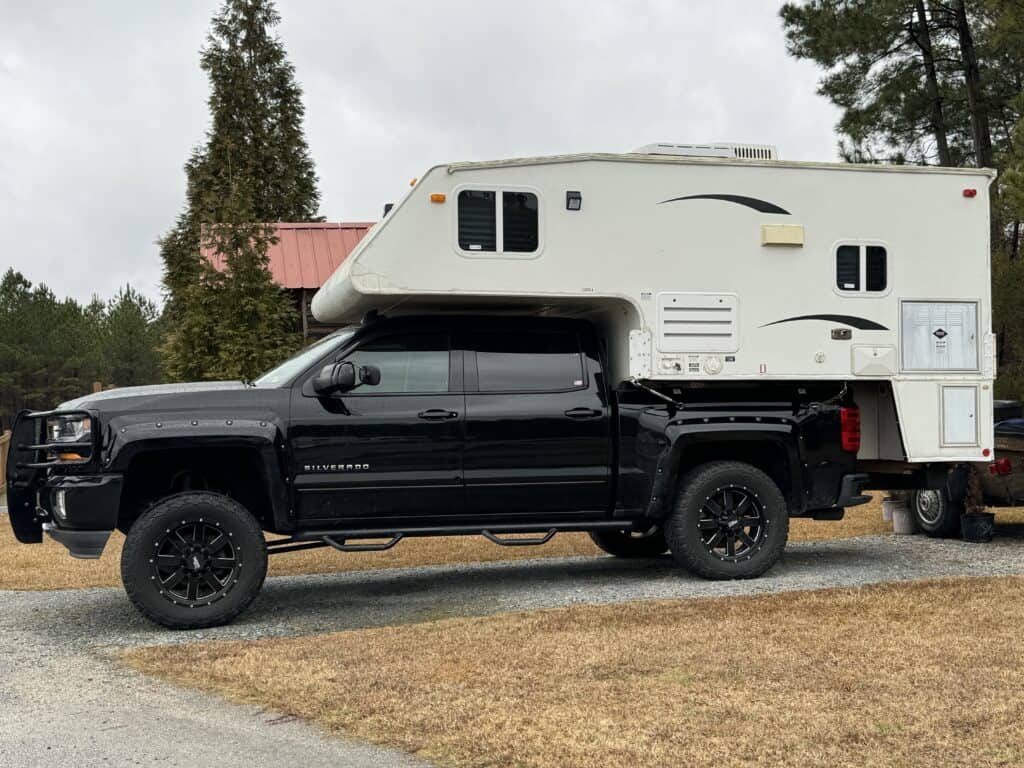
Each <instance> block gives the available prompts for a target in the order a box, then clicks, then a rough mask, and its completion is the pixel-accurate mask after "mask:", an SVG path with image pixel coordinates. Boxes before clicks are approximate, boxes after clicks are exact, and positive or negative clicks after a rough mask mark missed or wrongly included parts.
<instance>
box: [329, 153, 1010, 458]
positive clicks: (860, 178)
mask: <svg viewBox="0 0 1024 768" xmlns="http://www.w3.org/2000/svg"><path fill="white" fill-rule="evenodd" d="M660 146H662V147H664V146H666V145H660ZM661 151H666V152H670V153H671V154H654V153H653V152H661ZM719 154H729V152H721V153H719ZM732 154H743V156H742V157H695V156H689V154H687V153H686V152H681V151H679V150H675V151H673V150H672V149H671V148H668V149H658V148H657V147H655V148H645V149H644V152H643V153H634V154H623V155H602V154H587V155H570V156H559V157H547V158H532V159H521V160H508V161H497V162H481V163H455V164H451V165H441V166H437V167H435V168H432V169H431V170H430V171H428V172H427V173H426V174H425V175H424V176H423V177H422V178H421V179H420V180H419V181H418V182H416V183H415V184H414V186H413V187H412V189H411V191H410V192H409V193H408V195H406V197H405V198H404V199H403V200H402V201H401V202H400V203H399V204H398V205H397V206H395V208H394V209H393V210H392V211H391V212H390V213H389V214H388V216H387V217H386V218H385V219H384V220H383V221H382V222H381V223H380V224H378V225H377V226H375V227H374V228H373V230H372V231H371V232H370V234H369V235H368V236H367V237H366V238H365V239H364V240H363V241H362V243H360V245H359V247H358V248H357V249H356V251H355V252H354V253H353V254H352V255H351V256H350V257H349V259H348V260H347V261H346V262H345V263H344V264H343V265H342V266H341V267H340V268H339V269H338V271H337V272H336V273H335V274H334V275H333V276H332V277H331V278H330V279H329V280H328V282H327V283H326V284H325V286H324V287H323V288H322V289H321V291H320V292H319V293H318V294H317V296H316V297H315V299H314V302H313V311H314V313H315V314H316V315H317V316H318V317H319V318H320V319H321V320H324V321H330V322H338V321H341V320H346V319H347V320H356V319H358V318H359V317H360V316H362V315H363V314H364V313H365V312H366V311H367V310H370V309H377V310H381V311H383V312H390V313H396V312H397V313H402V312H413V311H416V312H422V311H432V310H434V309H437V308H440V307H444V308H445V309H446V310H447V311H451V310H453V309H460V308H463V307H465V308H471V309H473V310H474V311H510V310H518V311H522V312H532V313H535V314H566V315H574V316H581V317H588V318H589V319H591V320H593V321H595V322H596V323H597V324H598V326H599V327H600V328H602V329H603V331H604V335H605V338H606V343H607V345H608V350H609V359H610V365H611V372H612V377H613V379H616V380H618V381H624V380H627V379H631V378H635V379H637V380H639V381H642V382H647V383H648V384H650V385H652V386H656V387H658V386H662V387H668V388H672V387H676V388H677V389H678V388H683V389H680V390H679V391H680V392H683V390H684V389H685V388H687V387H692V386H694V385H697V386H703V387H708V386H716V385H717V384H719V383H735V382H759V381H762V382H766V381H772V382H781V381H788V382H822V381H831V382H836V389H837V391H838V390H839V388H840V387H842V386H844V385H845V386H846V387H847V392H852V394H853V398H854V400H855V401H856V402H857V404H858V406H859V407H860V408H861V409H862V445H861V450H860V453H859V456H858V458H859V459H861V460H863V461H885V462H913V463H930V462H957V461H985V460H987V458H988V456H989V454H990V452H991V449H992V443H993V437H992V423H991V413H992V397H993V391H992V381H993V378H994V375H995V360H994V350H995V343H994V337H993V334H992V329H991V297H990V286H989V196H988V188H989V184H990V183H991V181H992V178H993V175H994V174H993V172H991V171H988V170H975V169H969V170H967V169H950V168H922V167H909V166H880V165H852V164H821V163H801V162H782V161H778V160H774V159H765V158H770V157H772V156H773V153H772V152H770V151H766V152H753V151H749V152H746V153H740V152H733V153H732ZM748 158H750V159H748ZM678 396H679V397H680V398H681V399H682V400H685V395H684V394H679V395H678Z"/></svg>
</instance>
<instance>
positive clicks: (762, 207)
mask: <svg viewBox="0 0 1024 768" xmlns="http://www.w3.org/2000/svg"><path fill="white" fill-rule="evenodd" d="M680 200H723V201H724V202H726V203H736V204H737V205H745V206H747V208H753V209H754V210H755V211H760V212H761V213H781V214H783V215H785V216H789V211H787V210H786V209H785V208H780V207H779V206H777V205H776V204H775V203H769V202H768V201H767V200H758V199H757V198H756V197H745V196H744V195H687V196H686V197H673V198H670V199H669V200H662V201H661V202H660V203H658V205H664V204H665V203H675V202H679V201H680Z"/></svg>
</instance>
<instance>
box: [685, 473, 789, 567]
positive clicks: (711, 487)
mask: <svg viewBox="0 0 1024 768" xmlns="http://www.w3.org/2000/svg"><path fill="white" fill-rule="evenodd" d="M665 532H666V537H667V539H668V543H669V547H670V549H671V551H672V558H673V560H675V562H676V564H677V565H680V566H682V567H683V568H685V569H686V570H688V571H691V572H693V573H696V574H697V575H699V576H703V577H704V578H707V579H750V578H754V577H756V576H760V575H761V574H762V573H764V572H765V571H767V570H768V569H769V568H771V567H772V566H773V565H774V564H775V563H776V561H778V559H779V558H780V557H781V556H782V551H783V549H785V546H786V539H787V538H788V537H789V510H788V509H787V507H786V500H785V498H784V497H783V495H782V492H781V491H780V490H779V487H778V486H777V485H776V484H775V483H774V482H773V481H772V479H771V478H770V477H768V475H766V474H765V473H764V472H762V471H761V470H759V469H757V468H756V467H753V466H751V465H750V464H744V463H741V462H738V461H713V462H710V463H708V464H703V465H701V466H699V467H696V468H695V469H693V470H691V471H690V472H688V473H687V474H686V475H685V476H684V477H683V479H682V481H681V482H680V487H679V493H678V495H677V496H676V502H675V507H674V509H673V510H672V513H671V515H670V517H669V520H668V525H667V526H666V531H665Z"/></svg>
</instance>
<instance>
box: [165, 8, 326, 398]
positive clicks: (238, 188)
mask: <svg viewBox="0 0 1024 768" xmlns="http://www.w3.org/2000/svg"><path fill="white" fill-rule="evenodd" d="M279 22H280V16H279V15H278V13H277V11H276V10H275V8H274V4H273V3H272V2H271V1H270V0H226V2H225V3H224V4H223V6H222V7H221V9H220V11H219V12H218V13H217V15H216V16H215V17H214V18H213V22H212V26H211V31H210V34H209V36H208V38H207V42H206V46H205V47H204V49H203V51H202V54H201V58H200V64H201V67H202V69H203V70H204V71H205V72H206V73H207V76H208V78H209V81H210V97H209V101H208V105H209V109H210V113H211V127H210V130H209V131H208V133H207V137H206V142H205V144H204V146H202V147H200V148H197V149H196V150H195V151H193V153H192V155H191V157H190V158H189V160H188V162H187V163H186V164H185V173H186V177H187V201H186V208H185V210H184V212H183V213H182V214H181V215H180V216H179V217H178V220H177V222H176V224H175V226H174V228H173V229H172V230H171V231H170V232H169V233H168V234H167V235H166V236H165V237H164V238H163V240H162V241H161V253H162V256H163V259H164V284H165V287H166V290H167V306H166V310H165V314H166V319H167V323H168V342H167V346H166V358H167V359H166V367H167V372H168V374H169V375H170V376H171V377H172V378H175V379H197V378H223V377H232V378H235V377H251V376H255V375H256V374H257V373H259V372H260V371H262V370H264V369H265V368H267V367H269V366H271V365H273V364H274V363H276V362H278V361H279V360H280V359H281V358H282V357H284V356H286V355H287V354H288V353H289V352H290V351H292V350H293V349H294V347H295V346H296V345H297V344H298V335H297V333H296V331H297V326H298V316H297V313H296V310H295V308H294V307H293V305H292V303H291V300H290V299H289V297H288V296H287V294H286V293H285V292H284V291H282V290H281V289H280V288H278V287H277V286H276V285H275V284H274V283H273V282H272V280H271V278H270V275H269V272H268V271H267V257H266V250H267V246H268V245H269V244H270V233H269V232H268V229H267V228H266V227H262V226H260V224H261V223H264V222H277V221H308V220H311V219H314V218H315V217H316V211H317V207H318V205H319V192H318V191H317V178H316V173H315V170H314V167H313V161H312V159H311V158H310V156H309V150H308V147H307V145H306V141H305V138H304V135H303V131H302V118H303V114H304V109H303V105H302V91H301V88H300V87H299V86H298V84H297V83H296V82H295V70H294V67H293V66H292V65H291V63H290V62H289V61H288V59H287V57H286V54H285V50H284V46H283V44H282V43H281V41H280V39H279V38H278V37H276V36H275V35H274V34H273V32H272V30H273V28H274V27H276V26H277V24H278V23H279ZM202 246H205V247H212V248H215V249H216V250H217V251H218V252H219V253H221V254H222V255H223V256H224V260H225V265H226V266H225V271H224V273H223V274H216V273H215V271H214V270H212V269H211V268H210V266H209V265H208V264H207V263H205V262H204V260H203V259H202V258H201V256H200V247H202Z"/></svg>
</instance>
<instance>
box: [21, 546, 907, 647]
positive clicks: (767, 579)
mask: <svg viewBox="0 0 1024 768" xmlns="http://www.w3.org/2000/svg"><path fill="white" fill-rule="evenodd" d="M886 560H887V557H886V556H885V555H883V554H880V553H878V552H875V551H865V550H864V549H863V548H861V549H858V547H857V545H856V544H855V543H850V544H848V545H835V544H833V545H830V546H829V548H828V551H827V552H820V551H815V550H814V549H810V548H807V549H791V550H790V551H788V552H787V553H786V555H785V556H784V558H783V560H782V561H781V562H780V563H779V564H778V565H777V566H776V567H775V568H773V569H772V570H771V571H770V572H769V573H768V574H766V575H764V576H762V577H761V578H759V579H754V580H747V581H721V582H711V581H706V580H704V579H701V578H699V577H696V576H693V575H691V574H689V573H686V572H685V571H682V570H679V569H677V568H675V567H674V566H673V565H672V562H671V560H670V559H669V558H668V557H659V558H652V559H644V560H618V559H615V558H611V557H593V558H573V559H558V560H532V561H514V562H504V563H487V564H460V565H448V566H431V567H425V568H415V569H396V570H393V571H388V570H377V571H358V572H339V573H332V574H320V575H311V576H283V577H277V578H272V579H268V580H267V582H266V584H265V586H264V589H263V593H262V594H261V595H260V597H259V598H258V599H257V601H256V602H255V603H254V604H253V605H252V607H251V608H250V609H249V610H248V611H247V612H246V613H244V614H243V615H242V616H240V617H239V618H238V619H237V620H236V621H235V623H233V624H231V625H229V626H226V627H217V628H213V629H207V630H200V631H192V632H170V631H167V630H164V629H161V628H159V627H156V626H154V625H152V624H150V623H149V622H148V621H146V620H145V619H143V618H142V617H140V616H139V615H138V614H137V613H136V612H135V611H134V610H133V609H132V608H131V606H130V605H129V603H128V601H127V598H126V597H125V596H124V594H123V593H122V592H121V591H120V590H115V589H102V590H88V591H82V592H77V593H75V592H71V593H51V594H53V595H54V605H53V606H52V608H51V610H49V611H47V610H45V609H44V610H42V611H40V610H38V609H37V610H35V611H33V615H32V616H31V618H28V617H26V619H28V620H29V621H30V622H32V623H38V624H40V625H44V626H45V625H48V624H55V623H59V625H60V631H61V634H65V633H67V632H69V631H74V633H75V634H76V635H79V636H81V637H87V638H89V639H90V642H91V643H92V644H93V645H94V646H123V645H136V644H163V643H187V642H197V641H202V640H215V639H223V640H231V639H254V638H258V637H280V636H284V635H304V634H316V633H322V632H330V631H339V630H346V629H360V628H366V627H376V626H387V625H395V624H409V623H418V622H423V621H430V620H434V619H441V618H449V617H457V616H484V615H489V614H493V613H499V612H505V611H517V610H534V609H539V608H551V607H557V606H566V605H574V604H590V603H612V602H623V601H629V600H646V599H687V598H698V597H717V596H726V595H744V594H760V593H763V592H770V591H778V590H783V589H814V588H820V587H828V586H836V585H839V584H842V583H844V580H843V579H838V580H837V579H836V578H834V577H833V575H832V574H834V573H842V574H844V575H849V574H851V573H852V574H858V576H857V577H856V578H857V580H859V581H865V580H870V581H874V580H877V579H871V578H867V579H866V578H865V576H866V574H870V573H872V572H880V570H881V569H882V568H884V566H885V565H886ZM907 576H912V574H908V575H907ZM907 576H902V575H901V576H899V577H901V578H902V577H907ZM888 578H894V575H893V574H892V573H891V572H890V574H889V576H888ZM69 595H71V596H75V597H74V599H68V596H69ZM44 626H40V627H39V629H44ZM44 631H45V629H44Z"/></svg>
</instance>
